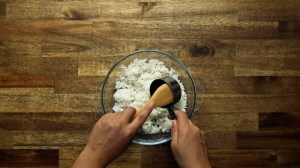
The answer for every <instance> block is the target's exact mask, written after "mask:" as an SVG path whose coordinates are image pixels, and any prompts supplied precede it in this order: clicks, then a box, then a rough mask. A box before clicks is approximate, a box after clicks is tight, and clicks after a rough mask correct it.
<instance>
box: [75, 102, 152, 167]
mask: <svg viewBox="0 0 300 168" xmlns="http://www.w3.org/2000/svg"><path fill="white" fill-rule="evenodd" d="M153 106H154V103H153V102H151V103H149V104H148V105H147V107H146V108H145V110H144V111H143V112H141V113H140V114H139V115H138V116H137V117H135V118H134V119H132V118H133V116H134V115H135V111H136V110H135V109H134V108H133V107H127V108H126V109H125V110H124V111H123V112H118V113H108V114H105V115H103V116H102V117H101V118H100V119H99V120H98V121H97V123H96V124H95V126H94V128H93V130H92V131H91V133H90V136H89V140H88V143H87V145H86V147H85V148H84V150H83V151H82V153H81V154H80V156H79V157H78V159H77V160H76V162H75V164H74V165H73V167H106V166H107V165H108V164H109V163H110V162H112V161H113V160H114V159H115V158H117V157H118V156H119V155H121V154H122V153H123V152H124V151H125V150H126V149H127V148H128V146H129V145H130V143H131V141H132V140H133V138H134V136H135V134H136V133H137V132H138V130H139V128H140V127H141V126H142V125H143V123H144V122H145V121H146V119H147V118H148V116H149V115H150V113H151V111H152V110H153ZM82 161H83V162H82ZM88 165H89V166H88Z"/></svg>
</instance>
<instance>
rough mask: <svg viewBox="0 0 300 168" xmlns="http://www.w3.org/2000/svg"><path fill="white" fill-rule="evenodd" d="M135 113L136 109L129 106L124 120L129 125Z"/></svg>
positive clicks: (125, 111) (124, 112)
mask: <svg viewBox="0 0 300 168" xmlns="http://www.w3.org/2000/svg"><path fill="white" fill-rule="evenodd" d="M135 112H136V109H135V108H134V107H131V106H127V107H126V108H125V110H124V111H123V119H124V120H125V121H126V122H128V123H129V122H130V120H131V118H132V117H133V116H134V115H135Z"/></svg>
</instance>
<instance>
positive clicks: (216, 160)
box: [208, 150, 278, 168]
mask: <svg viewBox="0 0 300 168" xmlns="http://www.w3.org/2000/svg"><path fill="white" fill-rule="evenodd" d="M208 152H209V156H210V161H211V164H212V166H213V167H220V168H221V167H228V168H229V167H278V166H277V160H276V153H275V152H274V151H271V150H209V151H208Z"/></svg>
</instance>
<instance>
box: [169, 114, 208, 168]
mask: <svg viewBox="0 0 300 168" xmlns="http://www.w3.org/2000/svg"><path fill="white" fill-rule="evenodd" d="M175 114H176V117H177V119H176V120H172V142H171V148H172V151H173V155H174V157H175V160H176V161H177V163H178V165H179V166H180V167H182V168H194V167H195V168H210V167H211V166H210V163H209V160H208V154H207V148H206V145H205V141H204V136H203V132H202V131H201V130H200V129H199V128H198V127H197V126H195V125H194V124H193V123H192V122H191V120H189V118H188V117H187V115H186V113H185V112H182V111H179V110H176V111H175Z"/></svg>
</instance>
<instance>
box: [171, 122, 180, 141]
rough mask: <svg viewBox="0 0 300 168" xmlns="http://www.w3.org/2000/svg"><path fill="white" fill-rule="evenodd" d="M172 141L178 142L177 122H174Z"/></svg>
mask: <svg viewBox="0 0 300 168" xmlns="http://www.w3.org/2000/svg"><path fill="white" fill-rule="evenodd" d="M171 134H172V141H174V142H177V140H178V126H177V120H172V130H171Z"/></svg>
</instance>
